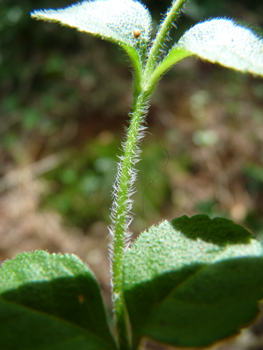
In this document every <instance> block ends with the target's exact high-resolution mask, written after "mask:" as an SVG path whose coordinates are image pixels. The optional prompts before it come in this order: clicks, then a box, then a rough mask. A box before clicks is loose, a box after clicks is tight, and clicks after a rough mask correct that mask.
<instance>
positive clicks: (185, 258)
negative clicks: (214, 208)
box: [124, 215, 263, 347]
mask: <svg viewBox="0 0 263 350" xmlns="http://www.w3.org/2000/svg"><path fill="white" fill-rule="evenodd" d="M124 288H125V300H126V305H127V309H128V312H129V316H130V321H131V325H132V328H133V332H134V339H133V342H134V344H137V343H138V341H139V339H140V338H141V337H143V336H148V337H150V338H152V339H154V340H156V341H159V342H163V343H167V344H170V345H173V346H191V347H204V346H209V345H211V344H212V343H214V342H216V341H219V340H221V339H224V338H226V337H228V336H231V335H233V334H237V333H238V332H239V330H240V328H241V327H244V326H245V325H247V324H249V323H251V322H252V321H253V320H254V318H255V317H256V316H257V314H258V312H259V310H258V307H257V302H258V301H259V300H260V299H262V298H263V255H262V248H261V245H260V243H259V242H258V241H256V240H255V239H253V238H252V236H251V235H250V233H249V232H248V231H246V230H245V229H244V228H243V227H241V226H239V225H235V224H233V223H232V222H231V221H229V220H226V219H222V218H216V219H214V220H211V219H210V218H208V217H207V216H206V215H196V216H194V217H192V218H188V217H187V216H183V217H181V218H179V219H175V220H173V221H172V222H171V223H169V222H167V221H164V222H163V223H161V224H160V225H159V226H158V227H151V228H150V229H149V230H148V231H146V232H143V233H142V234H141V236H140V237H139V238H138V239H137V240H136V241H135V244H134V246H133V247H132V248H130V249H128V250H127V252H126V255H125V265H124Z"/></svg>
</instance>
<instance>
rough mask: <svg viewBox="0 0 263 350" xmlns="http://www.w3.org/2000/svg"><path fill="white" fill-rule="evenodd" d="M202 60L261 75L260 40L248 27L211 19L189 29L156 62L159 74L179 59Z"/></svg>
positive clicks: (261, 47)
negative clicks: (157, 62)
mask: <svg viewBox="0 0 263 350" xmlns="http://www.w3.org/2000/svg"><path fill="white" fill-rule="evenodd" d="M191 55H197V56H199V57H200V58H202V59H205V60H208V61H210V62H213V63H218V64H221V65H222V66H225V67H228V68H233V69H236V70H239V71H241V72H249V73H252V74H256V75H261V76H263V40H262V38H261V37H259V36H258V35H257V34H256V33H254V32H253V30H252V29H250V28H248V27H244V26H241V25H239V24H238V23H235V22H234V21H232V20H230V19H225V18H214V19H211V20H209V21H205V22H203V23H198V24H196V25H195V26H194V27H192V28H191V29H189V30H188V31H187V32H186V33H185V34H184V35H183V36H182V37H181V39H180V40H179V41H178V43H177V44H176V45H175V46H174V47H173V48H172V49H171V50H170V52H169V53H168V55H167V56H166V58H165V59H164V60H163V62H162V63H161V64H160V65H159V67H158V68H157V69H158V72H156V73H158V74H159V75H161V74H163V72H165V71H166V70H167V69H169V68H170V67H171V66H172V65H174V64H176V63H177V62H178V61H180V60H181V59H183V58H185V57H187V56H191Z"/></svg>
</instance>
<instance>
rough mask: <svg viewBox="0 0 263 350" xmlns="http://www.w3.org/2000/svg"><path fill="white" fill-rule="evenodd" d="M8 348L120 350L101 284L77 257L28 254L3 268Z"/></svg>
mask: <svg viewBox="0 0 263 350" xmlns="http://www.w3.org/2000/svg"><path fill="white" fill-rule="evenodd" d="M0 344H1V349H4V350H30V349H32V350H36V349H41V350H45V349H48V350H50V349H52V350H55V349H56V350H60V349H61V350H62V349H63V350H67V349H68V350H72V349H73V348H77V349H83V350H84V349H88V350H99V349H102V348H103V349H112V350H114V349H115V344H114V340H113V338H112V335H111V333H110V330H109V327H108V324H107V319H106V314H105V309H104V305H103V301H102V298H101V294H100V289H99V286H98V283H97V281H96V279H95V277H94V276H93V274H92V273H91V271H90V270H89V269H88V267H87V266H85V265H84V264H83V263H82V262H81V260H80V259H78V258H77V257H76V256H74V255H62V254H57V255H56V254H48V253H47V252H43V251H36V252H34V253H23V254H20V255H18V256H17V257H16V258H15V259H14V260H10V261H7V262H5V263H4V264H3V265H2V266H1V269H0Z"/></svg>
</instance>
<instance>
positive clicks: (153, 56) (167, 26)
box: [145, 0, 188, 75]
mask: <svg viewBox="0 0 263 350" xmlns="http://www.w3.org/2000/svg"><path fill="white" fill-rule="evenodd" d="M187 1H188V0H175V1H174V3H173V5H172V7H171V9H170V10H169V11H168V13H167V15H166V17H165V19H164V21H163V23H162V25H161V27H160V29H159V31H158V33H157V36H156V38H155V40H154V43H153V46H152V48H151V51H150V54H149V58H148V61H147V65H146V68H145V74H146V75H149V74H151V73H152V72H153V70H154V69H155V65H156V61H157V57H159V54H160V52H161V50H162V48H163V44H164V42H165V40H167V37H168V34H169V32H170V30H171V28H172V25H173V23H174V21H175V20H176V18H177V17H178V15H179V13H180V11H181V10H182V8H183V6H184V4H185V3H186V2H187Z"/></svg>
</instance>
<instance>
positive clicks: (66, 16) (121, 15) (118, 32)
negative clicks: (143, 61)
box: [31, 0, 152, 53]
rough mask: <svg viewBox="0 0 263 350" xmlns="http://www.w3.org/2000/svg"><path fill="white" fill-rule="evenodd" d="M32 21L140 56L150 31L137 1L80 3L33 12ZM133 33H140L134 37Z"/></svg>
mask: <svg viewBox="0 0 263 350" xmlns="http://www.w3.org/2000/svg"><path fill="white" fill-rule="evenodd" d="M31 16H32V17H33V18H36V19H39V20H45V21H55V22H60V23H61V24H64V25H68V26H70V27H74V28H76V29H78V30H79V31H82V32H87V33H90V34H93V35H96V36H100V37H102V38H104V39H107V40H110V41H113V42H115V43H117V44H119V45H121V46H123V47H124V48H126V46H129V47H132V48H133V49H135V50H137V51H138V53H140V48H141V46H144V47H145V45H147V43H148V41H149V38H150V34H151V28H152V20H151V15H150V13H149V11H148V10H147V9H146V8H145V7H144V6H143V5H142V4H141V3H140V2H138V1H133V0H96V1H82V2H80V3H77V4H74V5H72V6H69V7H67V8H64V9H58V10H53V9H47V10H35V11H34V12H32V13H31ZM134 31H137V32H140V35H139V36H138V37H136V36H135V35H134Z"/></svg>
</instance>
